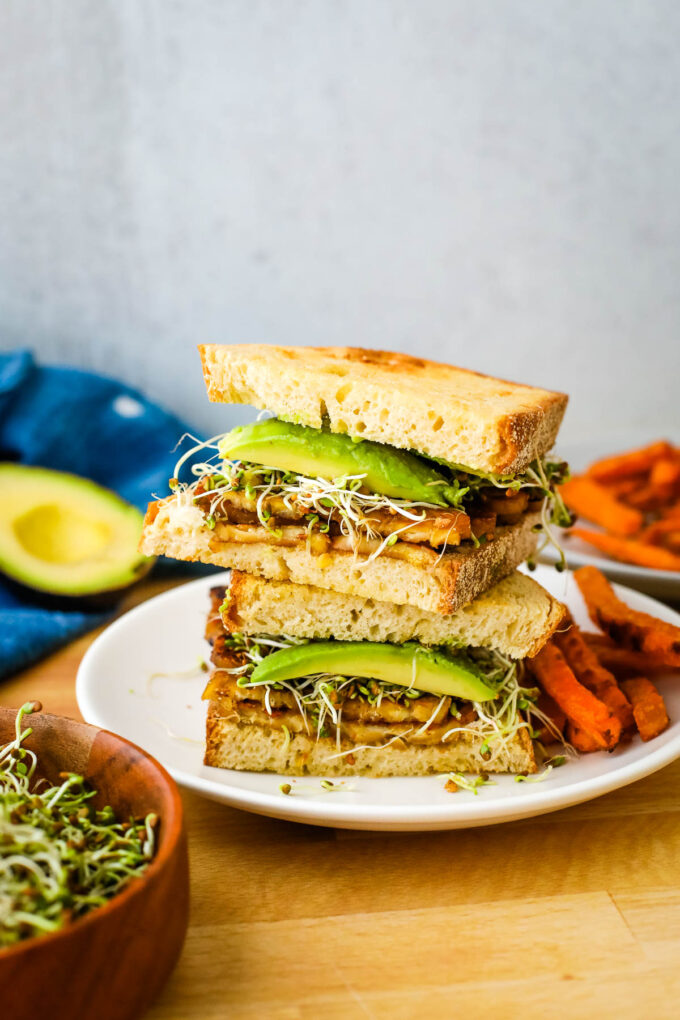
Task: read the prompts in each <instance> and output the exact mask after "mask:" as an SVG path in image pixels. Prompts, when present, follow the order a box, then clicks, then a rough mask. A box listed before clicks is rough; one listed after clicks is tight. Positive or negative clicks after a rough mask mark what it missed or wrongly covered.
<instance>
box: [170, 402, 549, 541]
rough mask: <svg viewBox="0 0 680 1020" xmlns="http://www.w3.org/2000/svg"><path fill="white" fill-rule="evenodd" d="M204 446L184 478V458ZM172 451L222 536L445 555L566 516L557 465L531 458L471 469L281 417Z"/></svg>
mask: <svg viewBox="0 0 680 1020" xmlns="http://www.w3.org/2000/svg"><path fill="white" fill-rule="evenodd" d="M202 445H204V446H205V447H206V448H207V449H212V450H214V451H215V452H214V454H213V455H212V456H210V458H209V459H207V460H206V461H205V462H203V463H200V464H194V465H193V467H192V473H193V475H194V480H193V481H191V482H189V483H186V482H181V481H180V480H179V474H180V472H181V468H182V466H183V464H184V462H185V461H186V460H187V459H188V458H190V457H191V456H192V455H193V454H194V453H195V452H196V451H197V450H198V449H201V448H202ZM202 445H201V446H199V447H196V448H194V449H192V450H189V451H188V452H187V453H185V454H184V455H183V457H182V458H181V459H180V461H179V462H178V464H177V465H176V468H175V477H174V478H173V479H171V482H170V485H171V488H172V489H173V490H174V491H175V493H176V498H177V499H178V500H179V501H180V503H182V505H186V506H187V507H188V506H192V507H197V508H198V509H199V510H200V512H201V513H202V515H203V520H204V523H205V525H206V527H207V528H209V529H211V530H216V531H217V532H218V534H219V536H220V537H221V538H222V539H223V540H224V541H243V542H248V541H253V542H255V541H261V540H262V530H263V529H264V531H265V532H266V534H267V535H268V536H269V537H270V539H271V540H272V541H274V542H277V543H280V544H293V545H298V544H306V545H307V547H308V549H309V551H310V552H312V553H313V554H317V555H318V554H322V553H324V552H327V551H328V550H329V549H335V550H337V551H344V552H354V553H355V554H357V555H361V556H362V557H366V558H367V559H368V560H371V559H374V558H376V557H377V556H380V555H381V554H383V553H386V552H388V551H389V550H393V548H394V546H395V545H397V544H398V545H399V546H400V547H401V548H404V547H406V549H404V551H405V552H406V551H407V549H408V548H410V549H411V550H414V551H415V549H416V548H421V549H423V550H424V551H425V550H427V551H430V552H431V551H433V550H436V551H437V552H444V551H446V549H447V548H449V547H456V546H460V545H466V544H467V545H469V546H471V547H478V546H479V545H480V544H483V543H486V542H491V541H493V540H494V538H495V536H496V529H497V527H498V526H502V525H513V524H517V523H518V522H520V521H521V520H522V519H523V518H524V517H525V515H527V514H537V513H538V512H540V519H539V521H538V523H537V524H536V525H535V527H536V530H537V531H544V532H545V535H546V537H549V535H550V525H551V523H553V522H554V523H557V524H561V525H566V524H567V523H568V522H569V515H568V513H567V511H566V510H565V508H564V504H563V503H562V500H561V498H560V496H559V493H558V491H557V486H558V485H559V484H560V483H561V482H562V481H563V480H564V479H565V477H566V474H567V468H566V465H565V464H564V463H562V462H558V461H553V460H550V459H547V458H539V459H537V460H535V461H534V462H533V463H532V464H531V465H530V466H529V467H528V468H527V469H526V471H525V472H523V473H522V474H521V475H515V476H500V475H491V474H487V475H484V474H479V473H475V472H474V471H471V470H470V469H468V468H465V467H463V466H461V465H454V464H446V463H444V462H435V461H433V460H431V459H428V458H426V457H422V456H420V455H418V454H417V453H413V452H409V451H405V450H399V449H397V448H395V447H391V446H387V445H383V444H380V443H374V442H370V441H364V440H361V439H360V438H358V439H357V438H352V437H349V436H347V435H338V434H335V433H330V432H326V431H325V430H323V429H314V428H309V427H306V426H302V425H295V424H292V423H289V422H285V421H282V420H280V419H276V418H273V419H271V418H270V419H266V420H263V421H259V422H255V423H254V424H252V425H248V426H245V427H242V428H239V429H234V430H233V431H232V432H230V433H227V434H225V435H223V436H217V437H214V439H213V440H210V441H209V443H208V444H202Z"/></svg>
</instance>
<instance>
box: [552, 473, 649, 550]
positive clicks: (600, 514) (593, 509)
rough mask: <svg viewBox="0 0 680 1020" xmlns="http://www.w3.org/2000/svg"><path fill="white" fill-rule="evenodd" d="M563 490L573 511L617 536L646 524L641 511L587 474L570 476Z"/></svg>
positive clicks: (562, 486)
mask: <svg viewBox="0 0 680 1020" xmlns="http://www.w3.org/2000/svg"><path fill="white" fill-rule="evenodd" d="M560 492H561V494H562V498H563V499H564V502H565V503H566V504H567V506H568V507H569V509H570V510H573V511H574V513H576V514H578V516H579V517H585V518H586V520H588V521H592V522H593V524H599V525H600V526H601V527H603V528H605V529H606V530H607V531H612V532H613V533H614V534H615V535H634V534H635V532H636V531H639V530H640V528H641V527H642V525H643V524H644V519H643V516H642V514H641V513H640V511H639V510H634V509H633V508H632V507H628V506H625V505H624V504H623V503H620V502H619V500H618V499H616V497H615V496H613V495H612V494H611V493H610V492H609V490H608V489H607V488H605V486H604V485H600V483H599V482H596V481H594V480H593V479H592V478H586V476H585V475H575V476H574V477H573V478H570V479H569V481H568V482H565V483H564V485H561V486H560Z"/></svg>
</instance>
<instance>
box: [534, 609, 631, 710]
mask: <svg viewBox="0 0 680 1020" xmlns="http://www.w3.org/2000/svg"><path fill="white" fill-rule="evenodd" d="M553 640H554V642H555V644H556V645H557V647H558V648H559V650H560V651H561V652H562V655H563V656H564V657H565V659H566V660H567V662H568V664H569V666H570V667H571V669H572V670H573V673H574V675H575V677H576V679H577V680H579V681H580V683H582V684H583V686H584V687H587V688H588V690H589V691H590V692H591V693H592V694H594V695H595V697H596V698H599V699H600V701H601V702H602V703H603V704H604V705H606V706H607V708H608V709H609V711H610V712H611V713H612V715H615V716H616V717H617V719H618V720H619V722H620V723H621V728H622V729H623V730H628V729H631V728H632V727H633V726H634V725H635V723H634V720H633V711H632V709H631V707H630V702H629V701H628V699H627V698H626V696H625V694H624V693H623V691H622V690H621V689H620V687H619V685H618V683H617V682H616V678H615V677H614V676H613V675H612V674H611V673H610V672H609V670H607V669H605V667H604V666H603V665H602V664H601V663H600V660H599V659H598V657H597V655H596V654H595V652H594V651H593V650H592V649H591V648H590V646H589V645H587V644H586V642H585V641H584V640H583V635H582V634H581V631H580V630H579V629H578V627H577V626H576V625H575V624H574V623H572V624H571V626H570V627H569V628H568V629H567V630H562V631H558V632H557V633H556V634H555V635H554V637H553Z"/></svg>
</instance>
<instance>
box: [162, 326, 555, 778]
mask: <svg viewBox="0 0 680 1020" xmlns="http://www.w3.org/2000/svg"><path fill="white" fill-rule="evenodd" d="M200 350H201V357H202V361H203V370H204V374H205V379H206V385H207V388H208V395H209V397H210V399H211V400H213V401H218V402H223V403H244V404H252V405H253V406H254V407H256V408H258V409H260V410H262V411H267V412H269V413H270V415H274V416H273V417H271V416H270V417H260V419H259V420H257V421H255V422H253V423H252V424H251V425H247V426H244V427H241V428H237V429H234V430H233V431H232V432H228V433H226V434H225V435H223V436H221V437H218V438H217V439H215V440H213V441H212V442H211V444H210V445H208V446H206V451H207V452H206V455H205V460H204V462H203V463H200V464H195V465H194V467H193V469H192V472H193V477H190V478H189V479H186V480H183V479H182V477H181V474H182V471H181V469H182V464H181V462H180V464H179V465H178V469H177V471H176V474H177V477H176V478H173V479H171V480H170V485H171V489H172V495H171V496H169V497H167V498H166V499H162V500H159V501H157V502H155V503H152V504H151V505H150V507H149V511H148V513H147V517H146V521H145V527H144V537H143V543H142V550H143V551H144V552H145V553H147V554H159V553H162V554H165V555H169V556H173V557H176V558H179V559H183V560H201V561H203V562H205V563H212V564H218V565H220V566H223V567H230V568H232V573H231V575H230V579H229V583H228V584H227V585H226V586H223V587H217V588H215V589H213V592H212V604H211V606H210V607H206V609H207V611H208V627H207V636H208V638H209V640H210V641H211V642H212V662H213V667H214V669H213V672H212V674H211V677H210V680H209V682H208V686H207V688H206V692H205V697H206V698H207V699H208V700H209V711H208V722H207V739H206V758H205V760H206V764H208V765H216V766H220V767H223V768H235V769H246V770H253V771H273V772H278V773H282V774H303V773H305V772H308V773H311V774H314V775H328V776H335V775H351V774H361V775H372V776H385V775H422V774H426V773H430V772H448V771H461V770H469V771H479V770H485V771H489V772H491V771H496V772H504V771H508V772H531V771H534V770H535V768H536V761H535V755H534V737H535V736H536V734H537V732H538V731H539V730H540V728H541V725H542V724H545V725H549V719H548V718H547V717H546V716H545V715H544V713H543V711H542V708H541V702H540V696H539V693H538V691H537V690H536V689H535V688H534V687H533V685H532V682H531V678H530V675H529V674H528V672H527V670H526V668H525V662H524V660H526V659H527V658H528V657H531V656H532V655H535V654H536V652H537V651H538V650H539V649H540V648H541V647H542V645H543V644H544V643H545V641H547V639H548V638H549V636H550V635H551V634H552V633H553V631H554V630H555V629H556V627H557V626H558V624H559V622H560V620H561V619H562V615H563V609H562V607H561V606H560V605H559V603H557V602H555V601H554V600H553V599H552V598H551V597H550V596H549V595H548V594H547V593H546V592H545V591H544V590H543V589H542V588H541V587H540V586H539V585H538V584H536V583H535V582H534V581H533V580H532V579H530V578H529V577H527V576H525V575H524V574H521V573H518V572H517V571H516V569H515V568H516V567H517V566H518V565H519V564H520V563H521V562H522V561H523V560H525V559H527V558H528V557H530V556H531V554H532V553H533V551H534V549H535V547H536V543H537V541H538V540H539V539H540V538H541V537H542V536H544V535H545V534H546V531H547V530H548V529H549V525H550V521H551V519H557V521H558V522H560V520H561V522H562V523H564V518H563V517H562V515H563V514H564V510H563V507H562V505H561V502H560V499H559V496H558V495H557V494H556V491H555V487H556V485H557V484H558V483H559V482H560V481H561V480H562V479H563V476H564V465H562V464H560V463H558V462H554V461H551V460H550V459H549V458H548V457H547V454H548V451H549V450H550V449H551V447H552V445H553V442H554V439H555V436H556V433H557V430H558V428H559V425H560V422H561V419H562V416H563V414H564V409H565V406H566V397H564V396H563V395H562V394H558V393H551V392H547V391H545V390H539V389H535V388H532V387H528V386H518V385H516V384H513V383H507V382H502V381H500V380H496V379H492V378H489V377H487V376H481V375H477V374H475V373H473V372H468V371H464V370H462V369H457V368H452V367H449V366H446V365H439V364H435V363H433V362H428V361H423V360H421V359H418V358H411V357H408V356H405V355H401V354H389V353H385V352H379V351H368V350H360V349H356V348H281V347H270V346H263V345H250V346H235V347H227V346H216V345H210V346H204V347H202V348H201V349H200ZM193 452H195V451H193Z"/></svg>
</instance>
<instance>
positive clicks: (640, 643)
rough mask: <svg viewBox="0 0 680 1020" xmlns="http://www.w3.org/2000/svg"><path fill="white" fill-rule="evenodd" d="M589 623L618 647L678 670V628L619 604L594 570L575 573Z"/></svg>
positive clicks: (679, 658)
mask: <svg viewBox="0 0 680 1020" xmlns="http://www.w3.org/2000/svg"><path fill="white" fill-rule="evenodd" d="M574 577H575V578H576V582H577V584H578V586H579V588H580V589H581V594H582V595H583V598H584V599H585V603H586V606H587V607H588V613H589V615H590V619H591V620H592V621H593V623H594V624H596V625H597V626H598V627H599V628H600V629H601V630H603V631H604V632H605V634H608V635H609V636H610V637H611V638H613V639H614V640H615V641H616V642H617V644H621V645H623V646H624V648H631V649H632V650H633V651H637V652H644V653H645V654H647V655H651V656H653V657H654V658H655V659H662V660H663V662H664V663H665V664H666V665H667V666H680V627H676V626H674V625H673V624H672V623H666V622H665V621H664V620H658V619H657V618H656V617H654V616H650V615H649V613H640V612H638V611H637V610H635V609H631V608H630V607H629V606H627V605H626V604H625V602H622V601H621V600H620V599H618V598H617V597H616V595H615V594H614V590H613V588H612V586H611V585H610V584H609V581H608V580H607V578H606V577H605V576H604V574H603V573H602V572H601V571H600V570H598V569H597V567H580V568H579V569H578V570H577V571H575V573H574Z"/></svg>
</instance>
